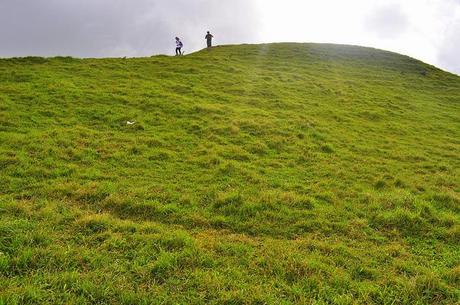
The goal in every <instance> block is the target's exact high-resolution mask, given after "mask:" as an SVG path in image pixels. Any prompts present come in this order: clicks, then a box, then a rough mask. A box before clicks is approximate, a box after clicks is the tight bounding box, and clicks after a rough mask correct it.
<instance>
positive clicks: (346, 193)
mask: <svg viewBox="0 0 460 305" xmlns="http://www.w3.org/2000/svg"><path fill="white" fill-rule="evenodd" d="M127 121H135V124H133V125H128V124H127ZM459 241H460V77H458V76H455V75H452V74H449V73H446V72H443V71H441V70H439V69H437V68H435V67H432V66H429V65H426V64H424V63H422V62H419V61H417V60H414V59H411V58H409V57H405V56H401V55H398V54H394V53H390V52H384V51H380V50H375V49H368V48H361V47H352V46H338V45H320V44H269V45H245V46H225V47H217V48H214V49H212V50H210V51H206V50H205V51H201V52H198V53H195V54H192V55H189V56H184V57H166V56H156V57H152V58H135V59H83V60H81V59H73V58H66V57H62V58H49V59H43V58H21V59H3V60H0V283H1V285H0V304H85V303H86V304H203V303H210V304H411V305H412V304H460V303H459V301H458V300H459V299H460V288H459V287H460V242H459Z"/></svg>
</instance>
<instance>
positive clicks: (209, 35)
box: [205, 31, 214, 48]
mask: <svg viewBox="0 0 460 305" xmlns="http://www.w3.org/2000/svg"><path fill="white" fill-rule="evenodd" d="M213 38H214V36H212V35H211V33H209V31H208V34H207V35H206V37H205V39H206V42H207V43H208V48H210V47H212V39H213Z"/></svg>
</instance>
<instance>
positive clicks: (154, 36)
mask: <svg viewBox="0 0 460 305" xmlns="http://www.w3.org/2000/svg"><path fill="white" fill-rule="evenodd" d="M459 20H460V0H404V1H398V0H348V1H343V0H308V1H307V0H283V1H280V0H136V1H130V0H33V1H32V0H0V56H24V55H46V56H50V55H72V56H81V57H104V56H125V55H127V56H145V55H150V54H157V53H167V54H171V53H173V52H174V37H175V36H180V37H181V38H182V39H183V42H184V44H185V51H186V52H187V53H190V52H191V51H195V50H197V49H200V48H202V47H203V46H204V37H203V36H204V33H205V31H206V30H208V29H209V30H211V31H212V32H213V34H215V37H216V43H220V44H224V43H240V42H241V43H242V42H280V41H296V42H330V43H344V44H357V45H364V46H370V47H377V48H381V49H387V50H391V51H395V52H399V53H403V54H406V55H409V56H412V57H415V58H418V59H421V60H423V61H426V62H428V63H431V64H435V65H438V66H440V67H443V68H445V69H448V70H450V71H456V72H457V73H460V72H459V71H460V68H459V66H460V64H459V59H458V58H460V56H457V54H460V46H459V42H458V39H459V37H460V26H459V25H458V24H459V23H460V21H459Z"/></svg>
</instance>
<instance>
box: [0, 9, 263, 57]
mask: <svg viewBox="0 0 460 305" xmlns="http://www.w3.org/2000/svg"><path fill="white" fill-rule="evenodd" d="M255 16H257V13H256V12H255V7H254V6H253V4H251V1H245V0H231V1H215V0H197V1H189V0H136V1H128V0H33V1H30V0H2V1H1V2H0V56H25V55H42V56H53V55H71V56H79V57H105V56H124V55H128V56H142V55H150V54H157V53H171V52H172V51H173V48H174V37H175V36H179V37H181V38H182V39H183V42H184V44H185V50H186V51H188V52H191V51H194V50H197V49H199V48H201V47H203V46H204V45H205V43H204V35H205V31H206V30H208V29H209V30H211V31H213V32H214V33H215V36H216V40H217V41H218V42H220V43H235V42H248V41H251V40H254V39H256V33H257V22H258V21H257V19H256V18H255Z"/></svg>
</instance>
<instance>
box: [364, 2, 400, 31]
mask: <svg viewBox="0 0 460 305" xmlns="http://www.w3.org/2000/svg"><path fill="white" fill-rule="evenodd" d="M365 25H366V28H367V29H368V30H369V31H370V32H373V33H375V34H377V35H378V37H379V38H382V39H392V38H396V37H398V36H399V35H401V34H402V33H404V32H405V31H406V30H407V29H408V28H409V20H408V17H407V16H406V14H405V13H404V11H403V10H402V8H401V7H400V6H399V5H398V4H390V5H386V6H382V7H378V8H376V9H375V10H374V11H373V12H372V13H371V14H370V15H369V16H368V17H367V18H366V21H365Z"/></svg>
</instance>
